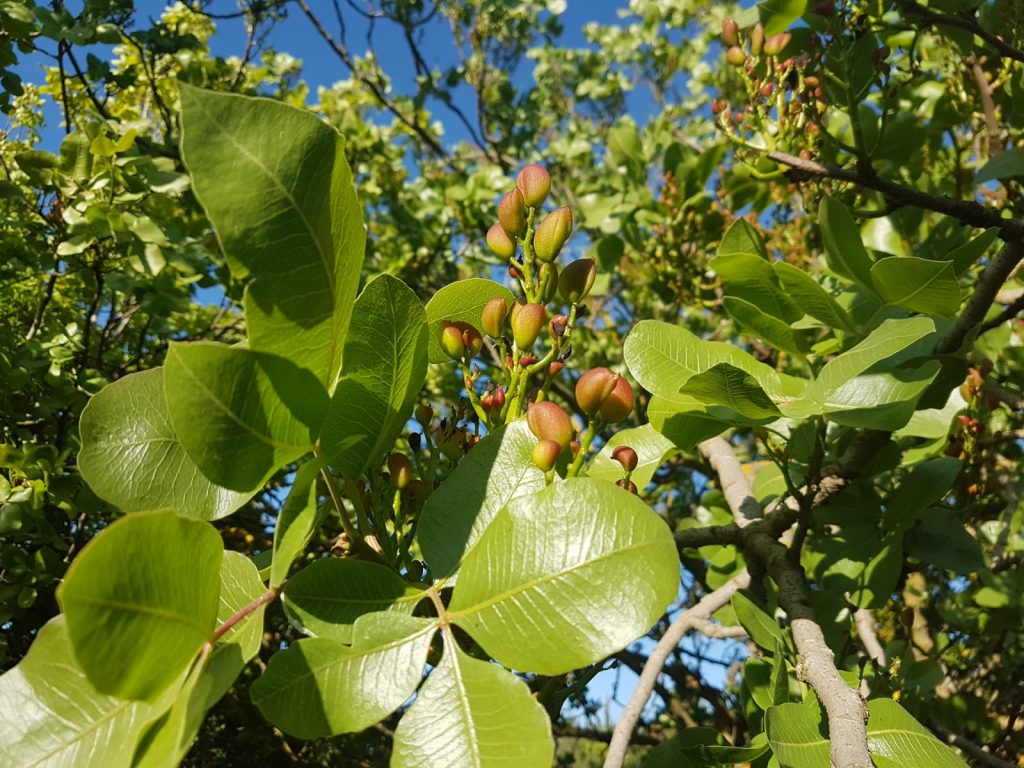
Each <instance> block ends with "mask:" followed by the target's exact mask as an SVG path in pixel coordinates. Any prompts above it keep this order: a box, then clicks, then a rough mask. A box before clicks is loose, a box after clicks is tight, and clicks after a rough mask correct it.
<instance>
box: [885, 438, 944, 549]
mask: <svg viewBox="0 0 1024 768" xmlns="http://www.w3.org/2000/svg"><path fill="white" fill-rule="evenodd" d="M961 467H962V464H961V463H960V462H959V461H958V460H957V459H953V458H950V457H949V456H941V457H939V458H935V459H931V460H930V461H923V462H921V463H920V464H918V465H917V466H915V467H914V468H913V469H912V470H911V471H910V474H908V475H907V476H906V477H904V478H903V479H902V480H901V481H900V484H899V485H898V486H897V487H896V490H895V491H893V492H892V493H890V494H889V497H888V498H887V499H886V502H885V504H886V510H885V515H884V517H883V522H882V527H883V528H884V529H885V530H887V531H897V530H898V531H905V530H907V529H908V528H910V527H911V526H913V525H914V522H915V521H916V520H917V517H918V515H920V514H921V513H922V512H924V511H925V510H926V509H927V508H928V507H930V506H931V505H932V504H934V503H935V502H937V501H938V500H939V499H941V498H942V497H943V496H945V495H946V491H948V490H949V489H950V488H951V487H952V485H953V483H954V482H955V481H956V478H957V476H958V475H959V474H960V469H961Z"/></svg>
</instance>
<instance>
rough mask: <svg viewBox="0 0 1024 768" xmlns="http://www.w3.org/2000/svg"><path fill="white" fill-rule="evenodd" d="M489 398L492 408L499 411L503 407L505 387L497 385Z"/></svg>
mask: <svg viewBox="0 0 1024 768" xmlns="http://www.w3.org/2000/svg"><path fill="white" fill-rule="evenodd" d="M491 400H492V402H493V403H494V408H495V409H496V410H499V411H500V410H501V409H502V408H504V407H505V388H504V387H498V388H497V389H496V390H494V392H493V394H492V395H491Z"/></svg>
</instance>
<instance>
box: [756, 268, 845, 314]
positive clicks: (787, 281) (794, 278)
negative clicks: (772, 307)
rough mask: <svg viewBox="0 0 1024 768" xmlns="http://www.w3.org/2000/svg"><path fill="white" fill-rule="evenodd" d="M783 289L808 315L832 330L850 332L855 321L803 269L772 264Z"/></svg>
mask: <svg viewBox="0 0 1024 768" xmlns="http://www.w3.org/2000/svg"><path fill="white" fill-rule="evenodd" d="M772 269H773V270H775V275H776V277H777V278H778V279H779V282H780V283H781V285H782V289H783V290H784V291H785V292H786V294H787V295H789V297H790V298H791V299H792V300H793V302H794V303H795V304H796V305H797V306H798V307H799V308H800V309H801V310H802V311H803V312H804V313H805V314H807V315H810V316H811V317H813V318H814V319H815V320H820V321H821V322H823V323H825V325H828V326H831V327H832V328H839V329H842V330H844V331H849V330H851V329H852V328H853V320H852V319H851V318H850V316H849V315H848V314H847V313H846V310H845V309H843V308H842V307H841V306H839V304H838V303H837V302H836V300H835V299H833V298H832V297H831V296H830V295H829V293H828V292H827V291H826V290H825V289H824V288H822V287H821V286H820V285H818V283H817V281H816V280H815V279H814V278H813V277H811V276H810V275H809V274H807V273H806V272H804V271H803V270H802V269H799V268H797V267H794V266H793V265H792V264H788V263H786V262H784V261H776V262H775V263H773V264H772Z"/></svg>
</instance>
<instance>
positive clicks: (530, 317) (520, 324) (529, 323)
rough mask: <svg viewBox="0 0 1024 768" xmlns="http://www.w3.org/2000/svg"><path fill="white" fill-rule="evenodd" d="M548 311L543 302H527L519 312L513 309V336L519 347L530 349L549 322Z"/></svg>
mask: <svg viewBox="0 0 1024 768" xmlns="http://www.w3.org/2000/svg"><path fill="white" fill-rule="evenodd" d="M547 320H548V313H547V310H546V309H544V305H543V304H526V305H524V306H523V307H521V308H520V309H519V311H518V312H515V311H514V310H513V315H512V338H514V339H515V340H516V345H517V346H518V347H519V349H522V350H527V349H530V348H531V347H532V346H533V344H534V342H536V341H537V337H538V336H539V335H540V332H541V331H542V330H543V328H544V325H545V324H546V323H547Z"/></svg>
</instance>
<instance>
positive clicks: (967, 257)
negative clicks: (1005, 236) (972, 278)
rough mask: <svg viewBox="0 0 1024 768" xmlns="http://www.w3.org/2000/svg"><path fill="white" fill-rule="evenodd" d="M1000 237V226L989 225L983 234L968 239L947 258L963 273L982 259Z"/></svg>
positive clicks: (958, 272)
mask: <svg viewBox="0 0 1024 768" xmlns="http://www.w3.org/2000/svg"><path fill="white" fill-rule="evenodd" d="M998 239H999V228H998V227H989V228H988V229H986V230H983V231H982V232H981V234H979V235H978V236H977V237H974V238H972V239H970V240H968V241H967V242H966V243H964V244H963V245H961V246H960V247H959V248H954V249H953V250H952V251H950V252H949V253H948V254H946V258H947V259H948V260H949V261H952V262H953V268H954V269H955V270H956V273H957V274H958V275H961V274H963V273H964V272H966V271H967V270H968V269H970V268H971V266H972V265H973V264H974V263H975V262H976V261H977V260H978V259H980V258H981V257H982V256H983V255H984V254H985V251H987V250H988V249H989V248H990V247H991V246H992V243H994V242H996V240H998Z"/></svg>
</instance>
